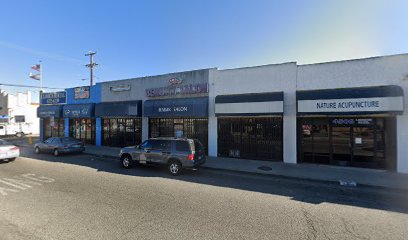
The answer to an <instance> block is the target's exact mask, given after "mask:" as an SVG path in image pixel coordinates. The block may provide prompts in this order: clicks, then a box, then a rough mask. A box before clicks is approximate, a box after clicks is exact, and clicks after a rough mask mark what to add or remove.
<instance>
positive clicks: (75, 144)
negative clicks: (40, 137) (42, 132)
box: [34, 137, 85, 156]
mask: <svg viewBox="0 0 408 240" xmlns="http://www.w3.org/2000/svg"><path fill="white" fill-rule="evenodd" d="M34 150H35V152H36V153H41V152H49V153H52V154H54V156H58V155H60V154H61V153H74V152H77V153H80V152H83V151H85V147H84V144H83V143H82V142H80V141H78V140H76V139H74V138H69V137H51V138H48V139H47V140H45V141H44V142H40V143H36V144H35V145H34Z"/></svg>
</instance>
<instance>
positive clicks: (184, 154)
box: [119, 138, 206, 175]
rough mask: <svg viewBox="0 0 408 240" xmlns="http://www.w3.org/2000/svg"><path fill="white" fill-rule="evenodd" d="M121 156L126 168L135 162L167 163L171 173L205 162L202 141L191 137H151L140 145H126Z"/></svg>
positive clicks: (176, 173)
mask: <svg viewBox="0 0 408 240" xmlns="http://www.w3.org/2000/svg"><path fill="white" fill-rule="evenodd" d="M119 157H120V160H121V164H122V166H123V167H125V168H130V167H132V166H133V165H134V164H139V163H141V164H160V165H166V166H167V168H168V170H169V172H170V174H172V175H179V174H180V173H181V171H182V169H183V168H192V169H195V168H198V167H199V166H201V165H202V164H204V163H205V160H206V157H205V151H204V147H203V145H202V144H201V142H200V141H198V140H197V139H189V138H151V139H149V140H146V141H144V142H143V143H142V144H140V145H139V146H132V147H125V148H122V149H121V150H120V153H119Z"/></svg>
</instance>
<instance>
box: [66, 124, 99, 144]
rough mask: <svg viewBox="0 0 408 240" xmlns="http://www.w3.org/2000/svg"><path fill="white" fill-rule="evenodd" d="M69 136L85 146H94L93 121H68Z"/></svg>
mask: <svg viewBox="0 0 408 240" xmlns="http://www.w3.org/2000/svg"><path fill="white" fill-rule="evenodd" d="M69 127H70V128H69V136H70V137H73V138H76V139H78V140H80V141H83V142H85V143H87V144H95V119H91V118H71V119H69Z"/></svg>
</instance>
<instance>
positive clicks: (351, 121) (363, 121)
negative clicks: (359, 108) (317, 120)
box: [332, 118, 373, 125]
mask: <svg viewBox="0 0 408 240" xmlns="http://www.w3.org/2000/svg"><path fill="white" fill-rule="evenodd" d="M332 124H333V125H371V124H373V119H372V118H335V119H333V120H332Z"/></svg>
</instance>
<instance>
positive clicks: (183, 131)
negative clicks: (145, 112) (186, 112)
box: [149, 118, 208, 150]
mask: <svg viewBox="0 0 408 240" xmlns="http://www.w3.org/2000/svg"><path fill="white" fill-rule="evenodd" d="M149 134H150V135H149V136H150V137H187V138H195V139H198V140H200V142H201V143H202V144H203V145H204V146H208V119H206V118H149ZM206 150H207V147H206Z"/></svg>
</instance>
